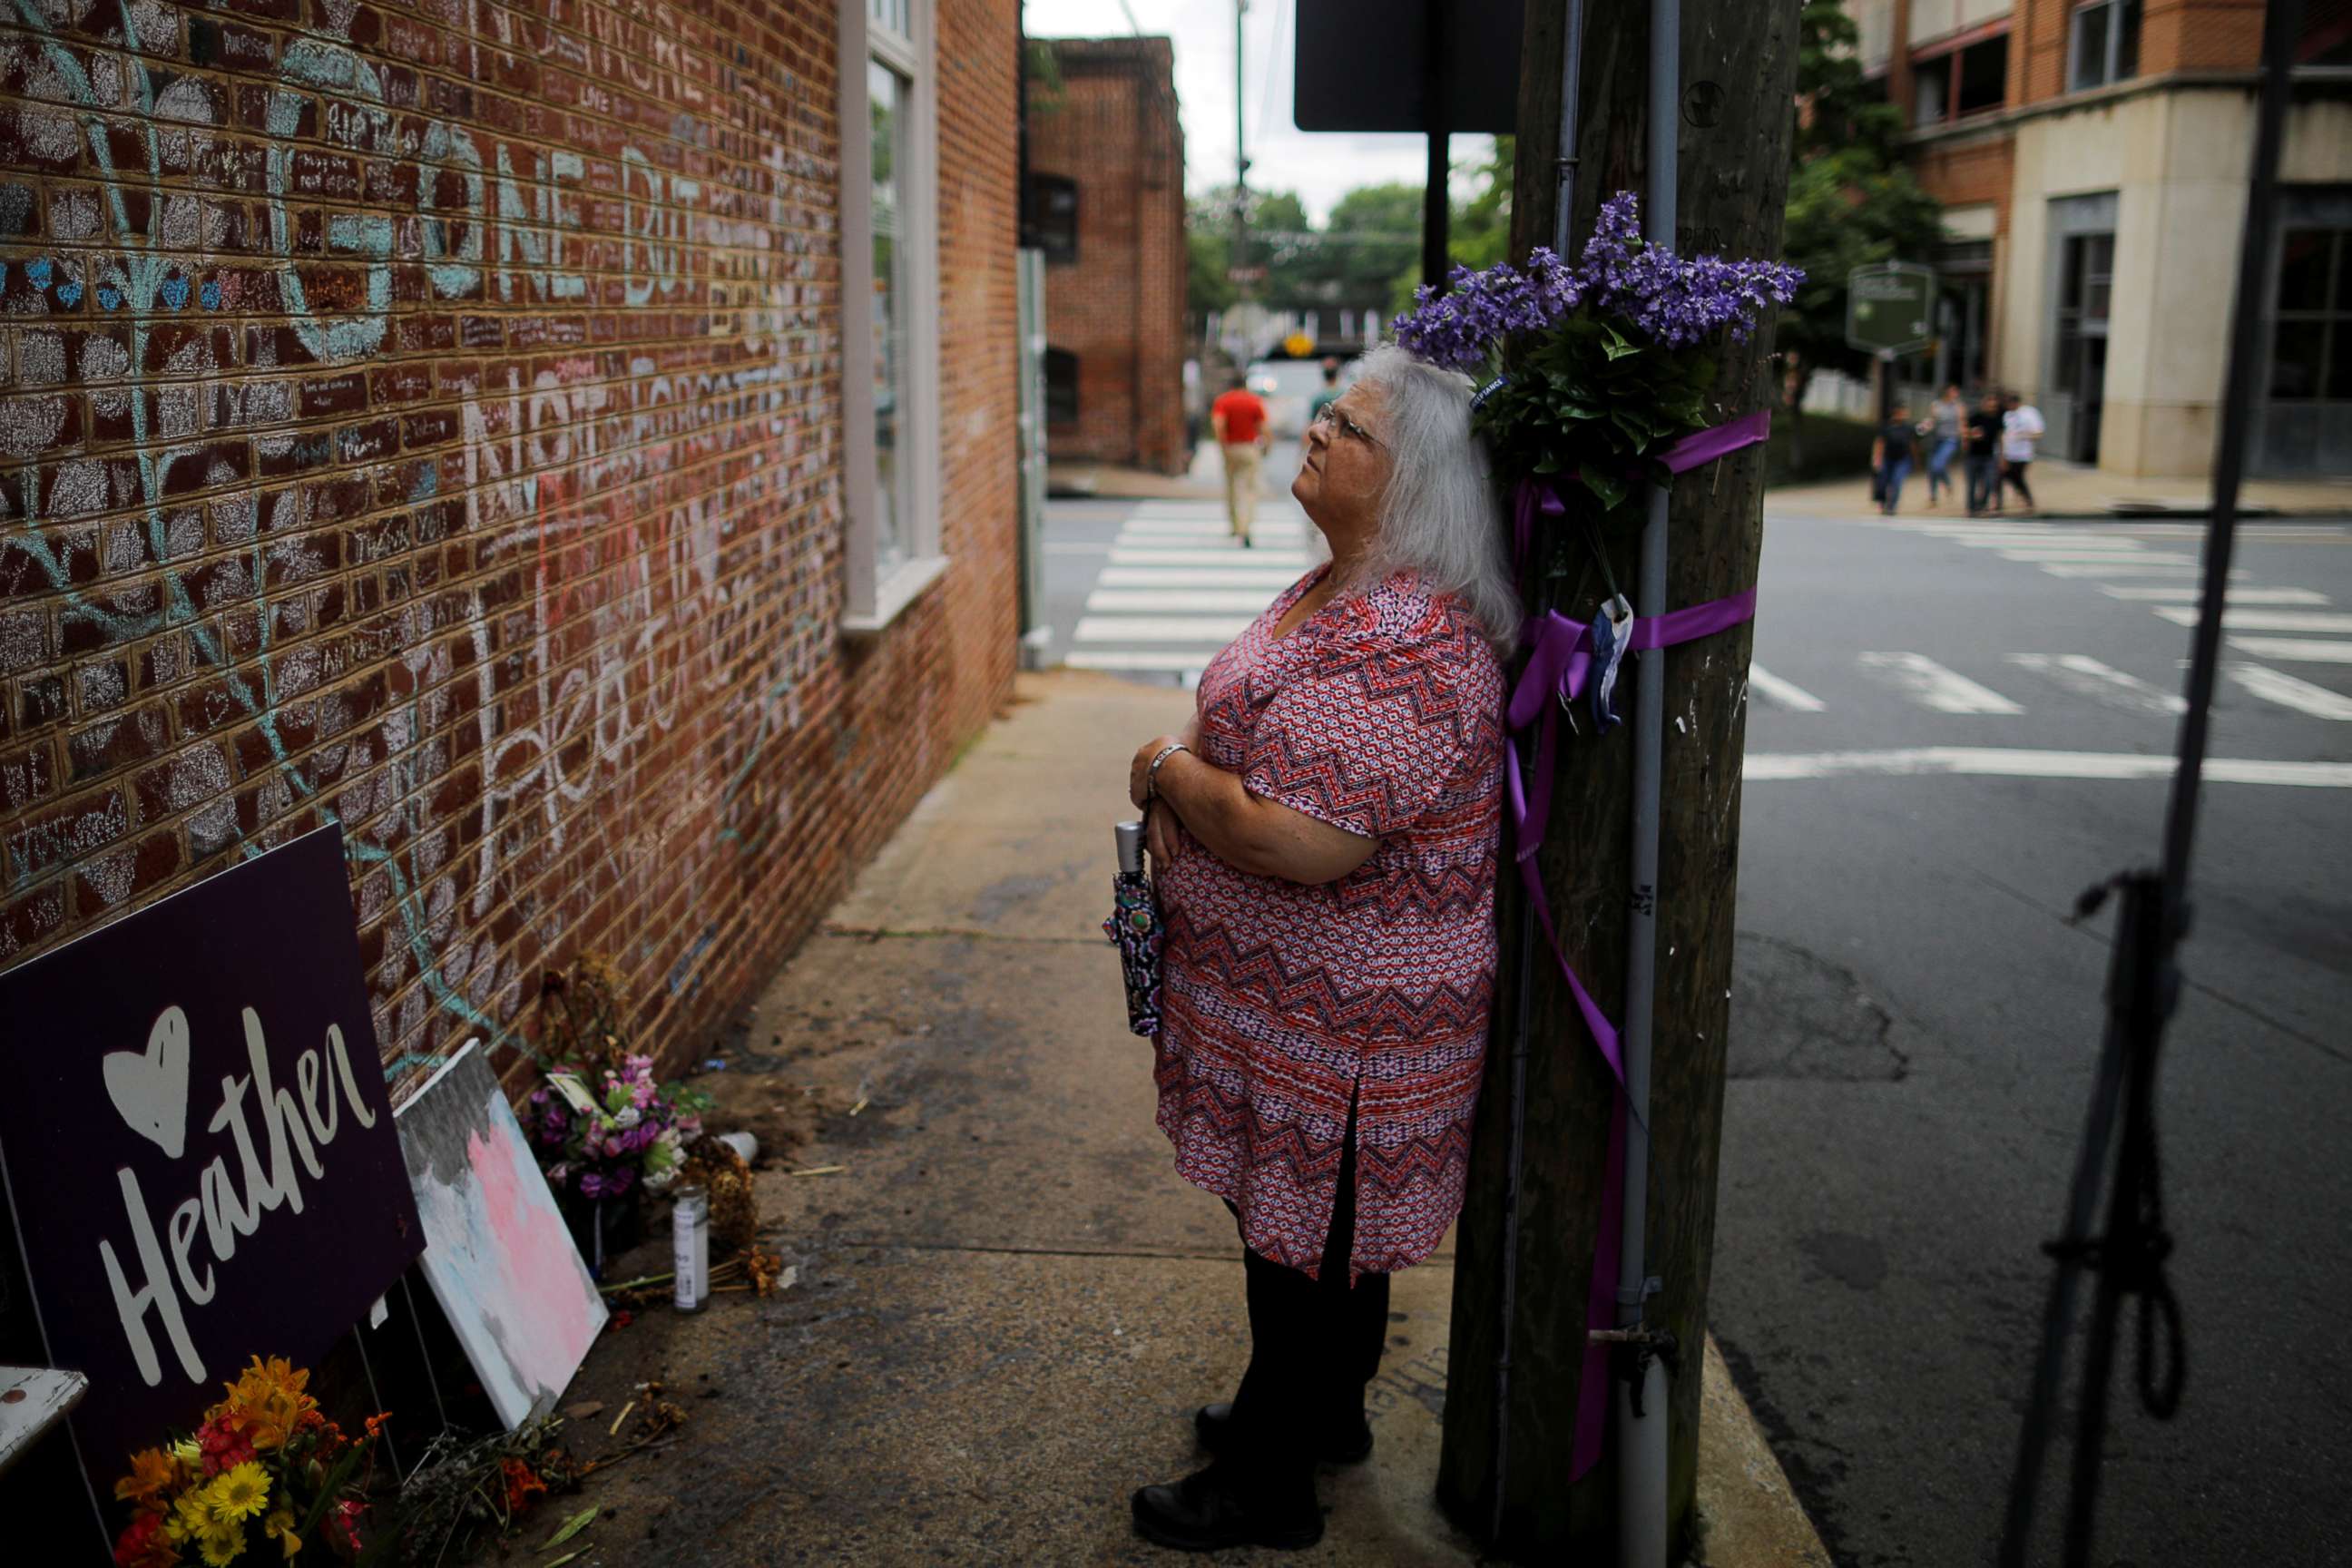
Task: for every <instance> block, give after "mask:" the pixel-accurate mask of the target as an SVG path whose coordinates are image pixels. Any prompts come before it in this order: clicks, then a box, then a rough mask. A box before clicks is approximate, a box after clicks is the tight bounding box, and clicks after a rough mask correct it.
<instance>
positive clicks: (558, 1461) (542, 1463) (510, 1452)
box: [375, 1417, 587, 1564]
mask: <svg viewBox="0 0 2352 1568" xmlns="http://www.w3.org/2000/svg"><path fill="white" fill-rule="evenodd" d="M562 1427H563V1423H562V1421H561V1420H558V1419H556V1418H554V1417H549V1418H547V1419H545V1420H541V1421H534V1422H532V1423H530V1425H528V1426H521V1427H518V1428H517V1429H516V1430H514V1431H512V1432H500V1433H496V1434H493V1435H492V1436H488V1437H473V1436H468V1435H467V1434H464V1433H458V1432H445V1433H443V1434H442V1435H441V1436H438V1437H436V1438H435V1439H434V1440H433V1442H432V1444H431V1445H430V1446H429V1447H426V1449H425V1457H424V1458H423V1460H422V1461H421V1462H420V1463H419V1464H418V1465H417V1467H416V1468H415V1470H413V1471H411V1472H410V1474H409V1477H408V1479H406V1480H405V1481H404V1482H403V1483H402V1484H401V1488H400V1497H399V1501H398V1503H397V1505H396V1510H395V1511H396V1514H397V1517H398V1519H399V1523H398V1525H397V1526H396V1527H395V1528H394V1531H393V1533H392V1534H391V1535H390V1536H389V1537H388V1538H386V1539H385V1541H384V1542H383V1547H382V1549H381V1550H382V1551H383V1555H381V1556H378V1557H377V1558H376V1559H375V1560H376V1561H378V1562H384V1563H403V1564H425V1563H444V1562H449V1561H463V1560H464V1559H465V1558H466V1557H467V1556H468V1555H470V1554H471V1553H472V1552H475V1551H476V1550H478V1548H480V1547H481V1546H482V1545H484V1544H485V1543H487V1542H490V1541H495V1540H497V1539H499V1538H500V1537H503V1536H505V1535H506V1534H508V1533H509V1531H512V1530H513V1529H514V1528H515V1526H516V1523H517V1521H520V1519H522V1517H523V1516H524V1515H526V1514H528V1513H530V1510H531V1509H532V1507H533V1506H534V1505H535V1504H536V1503H537V1501H538V1500H539V1499H541V1497H545V1496H547V1495H549V1494H551V1493H561V1492H576V1491H578V1490H579V1489H580V1478H581V1477H582V1476H583V1475H585V1474H586V1473H587V1467H584V1466H582V1465H580V1464H579V1463H577V1462H576V1461H575V1460H574V1459H573V1458H572V1453H571V1450H570V1449H568V1448H566V1447H564V1445H563V1441H562V1436H561V1435H560V1434H561V1433H562Z"/></svg>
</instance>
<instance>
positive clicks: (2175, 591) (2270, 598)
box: [2099, 583, 2327, 605]
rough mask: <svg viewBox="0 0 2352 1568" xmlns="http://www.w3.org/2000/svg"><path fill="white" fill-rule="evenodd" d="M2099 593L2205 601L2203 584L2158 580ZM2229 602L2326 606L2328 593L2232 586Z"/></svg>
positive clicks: (2104, 588) (2154, 599)
mask: <svg viewBox="0 0 2352 1568" xmlns="http://www.w3.org/2000/svg"><path fill="white" fill-rule="evenodd" d="M2099 592H2100V593H2102V594H2105V595H2106V596H2107V597H2108V598H2110V599H2126V600H2133V601H2149V602H2155V603H2160V604H2175V605H2200V604H2203V603H2204V602H2205V589H2204V586H2203V584H2185V583H2184V584H2178V585H2175V584H2169V583H2156V584H2146V585H2128V586H2127V585H2119V584H2113V583H2108V584H2101V586H2100V588H2099ZM2229 602H2230V603H2231V604H2232V605H2324V604H2326V603H2327V595H2325V594H2321V593H2315V592H2314V591H2313V590H2311V589H2309V588H2232V589H2231V590H2230V595H2229Z"/></svg>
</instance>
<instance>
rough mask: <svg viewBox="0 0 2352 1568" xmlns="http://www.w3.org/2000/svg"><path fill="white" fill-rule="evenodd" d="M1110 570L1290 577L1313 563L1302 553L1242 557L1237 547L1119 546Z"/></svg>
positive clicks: (1260, 552) (1271, 552) (1112, 555)
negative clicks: (1215, 570)
mask: <svg viewBox="0 0 2352 1568" xmlns="http://www.w3.org/2000/svg"><path fill="white" fill-rule="evenodd" d="M1110 563H1111V564H1112V565H1114V566H1239V565H1244V564H1247V565H1251V566H1264V567H1266V568H1268V569H1272V568H1276V567H1284V568H1287V569H1288V570H1289V571H1290V572H1291V573H1292V574H1294V575H1296V574H1298V573H1301V572H1304V571H1306V570H1307V568H1308V567H1309V566H1312V565H1313V564H1314V562H1313V561H1312V560H1310V559H1309V558H1308V557H1307V552H1305V551H1303V550H1252V551H1250V552H1247V553H1244V552H1243V551H1242V548H1241V546H1239V545H1232V546H1228V547H1227V548H1225V549H1223V550H1185V549H1180V548H1175V547H1166V548H1163V547H1161V546H1158V545H1150V546H1146V545H1131V544H1121V545H1118V546H1116V547H1114V548H1113V549H1112V551H1111V552H1110Z"/></svg>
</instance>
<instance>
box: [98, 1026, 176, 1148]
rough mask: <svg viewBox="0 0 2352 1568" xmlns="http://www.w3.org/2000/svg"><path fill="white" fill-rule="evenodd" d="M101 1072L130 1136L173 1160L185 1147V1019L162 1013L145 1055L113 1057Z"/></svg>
mask: <svg viewBox="0 0 2352 1568" xmlns="http://www.w3.org/2000/svg"><path fill="white" fill-rule="evenodd" d="M104 1066H105V1068H106V1092H107V1095H108V1097H109V1098H110V1099H111V1100H113V1101H114V1109H115V1110H118V1111H120V1112H121V1113H122V1120H123V1121H125V1122H127V1123H129V1124H130V1127H131V1131H133V1132H136V1133H138V1134H139V1135H140V1136H141V1137H142V1138H149V1139H152V1140H153V1141H154V1143H155V1147H157V1148H158V1149H161V1150H163V1152H164V1153H165V1154H167V1155H169V1156H171V1157H172V1158H173V1159H174V1160H176V1159H178V1158H179V1157H180V1151H181V1150H183V1149H184V1148H186V1147H187V1144H188V1016H187V1015H186V1014H185V1013H183V1012H181V1011H180V1010H179V1009H178V1008H177V1007H166V1008H164V1009H163V1016H161V1017H159V1018H157V1019H156V1020H155V1026H154V1027H153V1028H152V1029H150V1030H149V1031H148V1032H147V1050H146V1054H145V1055H143V1056H142V1054H140V1053H139V1052H137V1051H116V1052H113V1053H112V1054H111V1055H110V1056H109V1057H108V1058H106V1061H105V1063H104Z"/></svg>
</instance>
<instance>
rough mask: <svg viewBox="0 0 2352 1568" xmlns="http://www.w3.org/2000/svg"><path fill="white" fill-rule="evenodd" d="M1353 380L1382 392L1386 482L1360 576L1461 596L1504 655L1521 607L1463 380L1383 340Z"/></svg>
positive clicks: (1515, 634) (1483, 448)
mask: <svg viewBox="0 0 2352 1568" xmlns="http://www.w3.org/2000/svg"><path fill="white" fill-rule="evenodd" d="M1357 381H1358V382H1359V384H1363V383H1370V384H1372V385H1375V386H1377V387H1379V388H1380V389H1381V409H1382V412H1383V413H1384V415H1385V416H1386V417H1385V420H1384V423H1385V424H1386V425H1387V426H1388V434H1387V436H1386V437H1385V439H1386V441H1387V443H1388V449H1389V481H1388V485H1387V488H1386V489H1384V490H1382V492H1381V531H1380V537H1379V539H1378V540H1377V541H1375V542H1374V543H1373V545H1372V552H1371V557H1370V561H1369V562H1368V563H1366V564H1367V568H1368V570H1367V573H1366V575H1367V577H1368V578H1369V579H1370V580H1371V581H1373V582H1379V581H1383V580H1385V579H1386V578H1387V577H1389V576H1390V575H1391V574H1394V573H1397V572H1401V571H1404V572H1412V573H1415V574H1418V575H1419V576H1420V578H1421V580H1422V582H1423V584H1426V585H1427V586H1428V587H1430V588H1431V589H1433V590H1434V591H1436V592H1439V593H1450V594H1454V595H1460V597H1461V599H1462V601H1463V603H1464V604H1465V605H1467V606H1468V608H1469V611H1470V614H1471V615H1472V616H1474V617H1475V619H1476V620H1477V622H1478V625H1479V626H1480V627H1481V628H1482V629H1483V630H1484V631H1485V632H1486V640H1487V641H1488V642H1490V643H1492V644H1494V646H1495V651H1496V653H1497V654H1508V653H1509V652H1510V650H1511V647H1512V645H1513V644H1514V643H1516V642H1517V640H1518V635H1519V622H1520V619H1521V618H1522V617H1523V616H1525V614H1526V612H1525V611H1524V610H1523V609H1522V608H1521V607H1520V605H1519V592H1518V587H1517V584H1515V583H1514V582H1513V581H1512V577H1511V563H1510V558H1509V555H1508V553H1507V551H1506V549H1505V546H1504V543H1503V514H1502V507H1501V505H1500V503H1499V501H1498V500H1497V498H1496V494H1495V482H1494V479H1493V476H1492V475H1491V474H1490V473H1489V471H1488V467H1487V461H1486V442H1484V441H1482V440H1480V439H1479V438H1478V437H1475V436H1474V435H1472V434H1471V432H1470V397H1471V394H1472V393H1473V391H1474V390H1475V388H1473V387H1472V385H1471V384H1470V378H1469V377H1468V376H1466V375H1464V374H1462V373H1461V372H1459V371H1453V370H1446V369H1444V368H1443V367H1441V366H1438V365H1433V364H1431V363H1427V362H1426V361H1423V360H1417V359H1415V358H1413V357H1412V355H1411V354H1409V353H1405V352H1404V350H1402V349H1401V348H1399V347H1397V346H1396V345H1395V344H1393V343H1383V344H1381V346H1380V347H1378V348H1376V349H1374V350H1372V351H1371V352H1370V353H1368V354H1366V355H1365V356H1364V361H1363V370H1362V372H1361V373H1360V374H1359V375H1358V376H1357Z"/></svg>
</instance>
